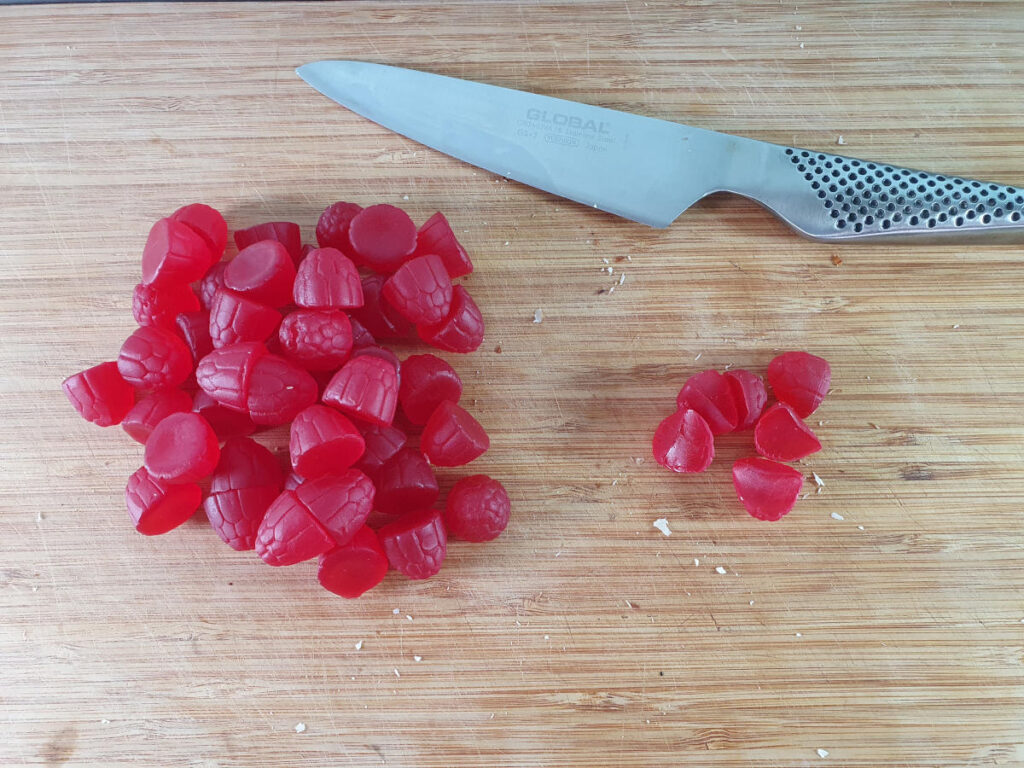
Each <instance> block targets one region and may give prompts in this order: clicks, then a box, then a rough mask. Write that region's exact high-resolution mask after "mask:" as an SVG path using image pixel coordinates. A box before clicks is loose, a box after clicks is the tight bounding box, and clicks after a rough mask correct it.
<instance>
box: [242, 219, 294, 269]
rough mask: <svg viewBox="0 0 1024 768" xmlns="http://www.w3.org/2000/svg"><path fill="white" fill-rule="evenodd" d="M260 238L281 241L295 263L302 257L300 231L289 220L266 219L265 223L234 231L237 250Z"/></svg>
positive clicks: (243, 248)
mask: <svg viewBox="0 0 1024 768" xmlns="http://www.w3.org/2000/svg"><path fill="white" fill-rule="evenodd" d="M261 240H276V241H277V242H279V243H281V245H283V246H284V247H285V250H286V251H288V255H289V256H291V258H292V262H293V263H295V264H297V263H298V262H299V259H301V258H302V232H301V231H300V230H299V225H298V224H293V223H292V222H290V221H268V222H266V223H265V224H257V225H256V226H255V227H249V228H248V229H239V230H236V231H235V245H236V246H238V250H239V251H243V250H245V249H246V248H248V247H249V246H250V245H252V244H253V243H258V242H260V241H261Z"/></svg>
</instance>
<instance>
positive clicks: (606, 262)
mask: <svg viewBox="0 0 1024 768" xmlns="http://www.w3.org/2000/svg"><path fill="white" fill-rule="evenodd" d="M601 261H603V262H604V263H605V264H610V263H611V262H610V261H608V259H605V258H602V259H601Z"/></svg>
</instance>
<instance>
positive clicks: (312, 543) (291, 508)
mask: <svg viewBox="0 0 1024 768" xmlns="http://www.w3.org/2000/svg"><path fill="white" fill-rule="evenodd" d="M300 487H301V486H300ZM295 494H296V491H282V492H281V494H280V495H279V496H278V497H277V498H276V499H274V501H272V502H271V504H270V506H269V507H268V508H267V513H266V514H265V515H264V516H263V520H262V521H261V522H260V526H259V531H258V532H257V534H256V544H255V549H256V554H257V555H259V556H260V558H261V559H262V560H263V562H265V563H266V564H267V565H274V566H283V565H294V564H295V563H301V562H302V561H303V560H309V559H311V558H314V557H316V556H317V555H320V554H323V553H324V552H328V551H330V550H331V549H333V548H334V546H335V544H334V539H332V538H331V535H330V534H329V533H327V531H325V530H324V528H323V526H321V525H320V523H318V522H317V519H316V518H315V517H313V513H312V512H310V511H309V509H308V508H307V507H306V505H305V504H303V503H302V502H301V501H299V497H298V496H296V495H295Z"/></svg>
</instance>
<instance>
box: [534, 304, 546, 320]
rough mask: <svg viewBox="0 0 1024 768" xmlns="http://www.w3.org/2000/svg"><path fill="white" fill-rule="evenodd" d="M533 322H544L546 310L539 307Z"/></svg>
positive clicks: (535, 311)
mask: <svg viewBox="0 0 1024 768" xmlns="http://www.w3.org/2000/svg"><path fill="white" fill-rule="evenodd" d="M533 322H535V323H542V322H544V310H542V309H541V308H540V307H537V309H535V310H533Z"/></svg>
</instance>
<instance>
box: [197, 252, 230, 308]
mask: <svg viewBox="0 0 1024 768" xmlns="http://www.w3.org/2000/svg"><path fill="white" fill-rule="evenodd" d="M227 266H228V265H227V262H225V261H222V262H219V263H217V264H214V265H213V266H212V267H210V269H209V271H208V272H207V273H206V274H205V275H203V279H202V280H200V281H199V300H200V301H201V302H202V303H203V309H205V310H209V309H210V307H212V306H213V297H214V296H216V295H217V291H219V290H220V289H221V288H223V287H224V270H225V269H227Z"/></svg>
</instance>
